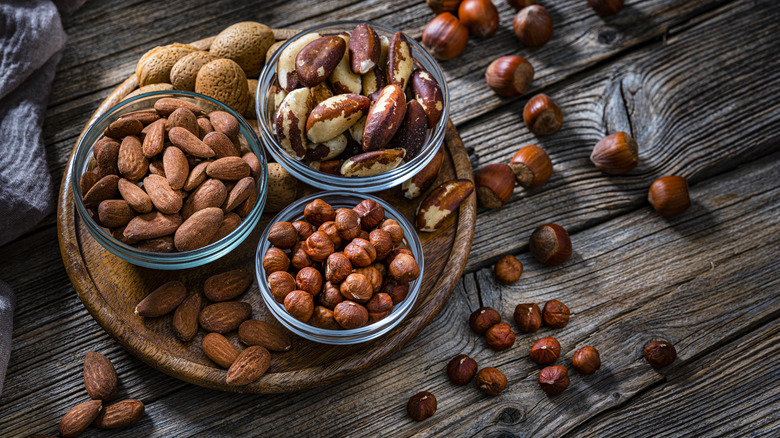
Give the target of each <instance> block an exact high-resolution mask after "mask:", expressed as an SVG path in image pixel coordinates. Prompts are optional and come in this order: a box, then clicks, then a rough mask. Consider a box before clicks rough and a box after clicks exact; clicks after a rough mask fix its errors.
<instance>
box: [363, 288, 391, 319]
mask: <svg viewBox="0 0 780 438" xmlns="http://www.w3.org/2000/svg"><path fill="white" fill-rule="evenodd" d="M366 310H368V320H369V321H371V322H377V321H379V320H380V319H382V318H386V317H387V316H388V315H390V314H391V313H393V299H392V298H390V295H388V294H383V293H378V294H374V296H373V297H371V299H370V300H369V301H368V304H366Z"/></svg>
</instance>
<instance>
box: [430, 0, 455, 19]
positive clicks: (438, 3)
mask: <svg viewBox="0 0 780 438" xmlns="http://www.w3.org/2000/svg"><path fill="white" fill-rule="evenodd" d="M460 1H461V0H425V3H427V4H428V7H429V8H431V10H432V11H433V13H434V14H437V15H438V14H441V13H442V12H455V11H457V10H458V5H460Z"/></svg>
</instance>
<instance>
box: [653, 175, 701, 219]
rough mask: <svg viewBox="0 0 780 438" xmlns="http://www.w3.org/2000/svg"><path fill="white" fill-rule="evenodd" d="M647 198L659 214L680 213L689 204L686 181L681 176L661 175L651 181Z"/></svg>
mask: <svg viewBox="0 0 780 438" xmlns="http://www.w3.org/2000/svg"><path fill="white" fill-rule="evenodd" d="M647 200H648V201H649V202H650V204H651V205H652V206H653V208H655V211H657V212H658V214H660V215H661V216H664V217H669V216H674V215H677V214H680V213H682V212H684V211H685V210H687V209H688V207H690V206H691V198H690V195H689V194H688V182H687V181H686V180H685V178H683V177H681V176H663V177H661V178H658V179H657V180H655V181H653V184H652V185H651V186H650V190H649V191H648V193H647Z"/></svg>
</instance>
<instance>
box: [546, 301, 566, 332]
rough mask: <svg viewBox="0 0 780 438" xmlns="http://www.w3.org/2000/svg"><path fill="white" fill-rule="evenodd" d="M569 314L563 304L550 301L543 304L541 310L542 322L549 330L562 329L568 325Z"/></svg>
mask: <svg viewBox="0 0 780 438" xmlns="http://www.w3.org/2000/svg"><path fill="white" fill-rule="evenodd" d="M570 314H571V312H570V311H569V308H568V307H566V305H565V304H563V303H562V302H560V301H558V300H550V301H548V302H546V303H545V304H544V309H542V321H544V325H546V326H547V327H550V328H554V329H559V328H564V327H566V324H568V323H569V315H570Z"/></svg>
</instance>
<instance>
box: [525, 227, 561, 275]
mask: <svg viewBox="0 0 780 438" xmlns="http://www.w3.org/2000/svg"><path fill="white" fill-rule="evenodd" d="M528 247H529V249H530V250H531V255H533V256H534V258H535V259H536V260H538V261H539V263H542V264H544V265H547V266H555V265H560V264H561V263H563V262H565V261H566V260H569V257H571V238H569V233H567V232H566V230H564V229H563V227H562V226H560V225H557V224H547V225H542V226H541V227H539V228H537V229H535V230H534V232H533V233H532V234H531V240H530V241H529V242H528Z"/></svg>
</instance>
